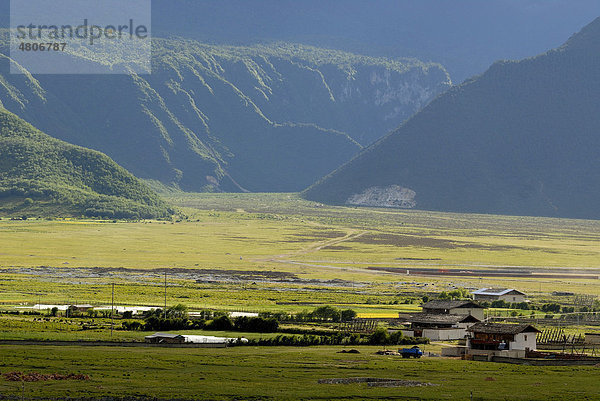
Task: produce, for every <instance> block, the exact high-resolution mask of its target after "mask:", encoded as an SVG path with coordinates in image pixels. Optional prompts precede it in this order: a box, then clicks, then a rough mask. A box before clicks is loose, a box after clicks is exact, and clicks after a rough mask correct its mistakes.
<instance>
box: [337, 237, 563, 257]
mask: <svg viewBox="0 0 600 401" xmlns="http://www.w3.org/2000/svg"><path fill="white" fill-rule="evenodd" d="M348 242H357V243H361V244H368V245H393V246H397V247H416V248H437V249H459V248H462V249H465V248H466V249H481V250H485V251H511V250H522V251H541V252H550V253H558V252H557V251H555V250H548V249H545V248H528V247H518V246H510V245H488V244H479V243H475V242H464V241H452V240H448V239H443V238H433V237H428V236H415V235H401V234H385V233H384V234H365V235H362V236H361V237H357V238H353V239H350V240H348Z"/></svg>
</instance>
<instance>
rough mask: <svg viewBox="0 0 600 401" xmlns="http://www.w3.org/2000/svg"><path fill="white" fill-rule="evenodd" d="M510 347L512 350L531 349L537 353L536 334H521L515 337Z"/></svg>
mask: <svg viewBox="0 0 600 401" xmlns="http://www.w3.org/2000/svg"><path fill="white" fill-rule="evenodd" d="M509 345H510V349H511V350H525V349H530V350H531V351H535V349H536V346H537V343H536V333H519V334H517V335H515V340H514V341H511V342H510V344H509Z"/></svg>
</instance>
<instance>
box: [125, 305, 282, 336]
mask: <svg viewBox="0 0 600 401" xmlns="http://www.w3.org/2000/svg"><path fill="white" fill-rule="evenodd" d="M121 326H122V328H123V329H124V330H144V331H152V330H155V331H161V330H162V331H167V330H211V331H243V332H255V333H274V332H276V331H277V329H278V328H279V322H278V321H277V320H276V319H274V318H264V317H246V316H240V317H236V318H235V319H233V320H232V319H231V318H230V317H229V316H228V315H226V314H218V315H216V316H214V315H213V318H212V319H189V316H188V310H187V307H186V306H185V305H182V304H179V305H175V306H173V307H170V308H168V309H167V310H166V311H164V310H163V309H153V310H151V311H148V312H146V313H145V314H144V323H141V322H138V321H133V322H130V321H125V322H123V323H122V325H121Z"/></svg>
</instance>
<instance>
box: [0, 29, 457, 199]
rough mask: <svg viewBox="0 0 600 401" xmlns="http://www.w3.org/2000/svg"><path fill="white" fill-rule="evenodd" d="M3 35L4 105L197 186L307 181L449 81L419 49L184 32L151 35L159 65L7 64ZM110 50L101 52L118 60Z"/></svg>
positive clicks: (289, 186)
mask: <svg viewBox="0 0 600 401" xmlns="http://www.w3.org/2000/svg"><path fill="white" fill-rule="evenodd" d="M4 43H5V44H4V47H2V46H1V45H0V53H4V54H5V55H2V54H0V103H1V104H2V105H4V107H5V108H7V109H8V110H10V111H12V112H14V113H15V114H17V115H18V116H20V117H21V118H23V119H25V120H26V121H28V122H30V123H32V124H34V125H35V126H36V127H38V128H40V129H41V130H43V131H44V132H46V133H48V134H49V135H51V136H54V137H56V138H59V139H62V140H65V141H67V142H70V143H74V144H77V145H80V146H85V147H88V148H92V149H96V150H99V151H101V152H103V153H106V154H107V155H108V156H110V157H111V158H112V159H113V160H115V161H116V162H117V163H119V164H120V165H121V166H123V167H125V168H126V169H128V170H129V171H131V172H132V173H133V174H135V175H136V176H138V177H141V178H144V179H152V180H158V181H160V182H162V183H163V184H166V185H172V186H176V187H179V188H181V189H183V190H193V191H244V190H248V191H295V190H301V189H303V188H305V187H306V186H308V185H310V184H311V183H312V182H314V181H315V180H317V179H318V178H319V177H322V176H323V175H325V174H327V173H328V172H329V171H331V170H333V169H335V168H336V167H338V166H340V165H341V164H342V163H344V162H346V161H347V160H349V159H350V158H351V157H352V156H353V155H355V154H356V153H357V152H358V151H360V149H361V148H362V146H364V145H368V144H369V143H372V142H373V141H375V140H376V139H378V138H379V137H381V136H382V135H384V134H385V133H386V132H387V131H389V130H391V129H393V128H395V127H397V126H398V125H399V124H400V123H401V122H402V121H404V120H405V119H407V118H408V117H410V116H411V115H412V114H413V113H414V112H415V111H417V110H418V109H419V108H421V107H422V106H423V105H425V104H426V103H427V102H428V101H430V99H432V98H433V97H434V96H436V95H437V94H439V93H440V92H442V91H443V90H445V89H446V88H448V87H449V85H450V80H449V77H448V74H447V73H446V71H445V70H444V68H443V67H441V66H440V65H438V64H434V63H422V62H420V61H418V60H413V59H406V60H387V59H375V58H368V57H362V56H358V55H354V54H350V53H343V52H339V51H332V50H324V49H318V48H314V47H307V46H301V45H293V44H285V43H278V44H271V45H269V46H254V47H232V46H213V45H206V44H202V43H200V42H196V41H191V40H185V39H180V38H173V39H155V40H154V41H153V60H152V61H153V73H152V74H151V75H136V74H130V75H102V76H99V75H92V76H86V75H77V76H74V75H67V76H60V75H36V76H31V75H29V74H27V73H26V72H25V74H24V75H9V74H8V71H9V66H10V63H11V62H12V61H11V60H10V59H9V58H8V57H7V56H6V54H7V47H6V36H5V37H4ZM80 56H81V55H77V54H75V55H73V57H76V58H77V57H80ZM105 56H106V57H104V58H103V57H101V56H100V55H95V59H96V60H99V61H98V62H101V61H102V60H105V61H106V60H110V61H111V62H112V63H118V62H119V60H118V59H116V58H115V57H116V56H115V55H113V54H111V55H109V54H106V55H105ZM86 62H95V60H87V61H86Z"/></svg>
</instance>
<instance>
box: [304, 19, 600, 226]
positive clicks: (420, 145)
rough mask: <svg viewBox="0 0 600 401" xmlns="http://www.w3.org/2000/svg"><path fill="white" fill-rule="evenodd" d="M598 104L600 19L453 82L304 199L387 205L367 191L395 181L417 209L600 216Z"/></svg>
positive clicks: (386, 185)
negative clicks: (548, 45)
mask: <svg viewBox="0 0 600 401" xmlns="http://www.w3.org/2000/svg"><path fill="white" fill-rule="evenodd" d="M598 104H600V19H596V20H595V21H593V22H592V23H591V24H590V25H588V26H587V27H585V28H584V29H583V30H582V31H581V32H580V33H579V34H576V35H574V36H573V37H572V38H571V39H569V41H568V42H567V43H565V45H564V46H561V47H560V48H558V49H556V50H552V51H549V52H547V53H545V54H542V55H540V56H537V57H533V58H529V59H525V60H522V61H519V62H513V61H510V62H506V61H501V62H497V63H495V64H494V65H492V66H491V67H490V68H489V70H488V71H486V72H485V73H484V74H482V75H481V76H478V77H475V78H473V79H472V80H469V81H467V82H465V83H464V84H462V85H460V86H457V87H454V88H452V89H450V90H449V91H447V92H446V93H444V94H443V95H441V96H439V97H438V98H437V99H435V100H434V101H432V102H431V103H430V104H429V105H428V106H427V107H425V108H424V109H423V110H422V111H421V112H419V113H417V114H416V115H415V116H414V117H412V118H411V119H410V120H408V121H407V122H406V123H404V124H403V125H402V126H401V127H400V128H399V129H398V130H396V131H395V132H393V133H391V134H390V135H388V136H387V137H385V138H383V139H382V140H380V141H379V142H378V143H376V144H374V145H373V146H371V147H370V148H368V149H366V150H365V151H364V152H362V153H361V154H360V155H358V156H357V157H356V158H354V159H353V160H352V161H350V162H349V163H347V164H346V165H344V166H342V167H341V168H339V169H338V170H337V171H335V172H333V173H332V174H330V175H329V176H327V177H325V178H324V179H322V180H321V181H320V182H318V183H316V184H315V185H313V186H312V187H310V188H309V189H308V190H307V191H306V192H305V196H306V197H307V198H309V199H313V200H319V201H325V202H333V203H353V204H362V205H370V206H373V205H380V206H385V205H383V204H381V203H378V200H377V198H376V197H373V196H371V197H369V196H368V195H369V194H375V193H381V192H382V191H385V189H386V188H388V189H389V188H390V187H391V186H398V187H401V188H403V189H406V190H410V191H413V192H414V193H415V195H414V198H413V199H412V201H413V202H414V203H411V205H412V204H416V207H417V208H420V209H433V210H441V211H456V212H481V213H500V214H516V215H544V216H561V217H576V218H600V207H598V203H597V200H598V199H599V197H600V176H599V174H600V159H599V158H598V156H597V154H596V149H598V147H599V146H600V135H598V133H599V132H600V114H599V113H598ZM388 195H389V194H388ZM396 195H397V197H398V202H401V201H403V200H405V199H403V196H405V195H406V191H405V192H401V191H397V194H396ZM355 199H361V200H362V201H361V202H359V203H356V202H349V200H355Z"/></svg>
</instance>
